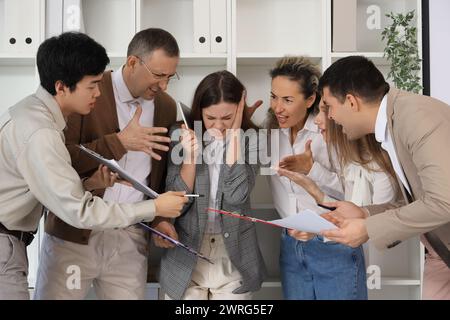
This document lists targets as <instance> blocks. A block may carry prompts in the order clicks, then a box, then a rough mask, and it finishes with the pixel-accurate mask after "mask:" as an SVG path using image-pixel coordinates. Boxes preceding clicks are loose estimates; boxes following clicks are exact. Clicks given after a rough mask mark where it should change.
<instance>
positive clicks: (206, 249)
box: [165, 234, 252, 300]
mask: <svg viewBox="0 0 450 320" xmlns="http://www.w3.org/2000/svg"><path fill="white" fill-rule="evenodd" d="M200 252H201V253H203V254H204V255H205V256H206V257H208V258H210V259H211V261H212V262H214V264H210V263H208V262H206V261H205V260H203V259H198V260H197V265H196V267H195V269H194V271H193V273H192V278H191V283H190V285H189V287H188V288H187V290H186V292H185V294H184V296H183V300H250V299H251V298H252V293H251V292H247V293H243V294H234V293H233V290H234V289H237V288H239V287H240V286H241V285H242V281H241V280H242V276H241V274H240V273H239V271H238V270H237V269H236V268H235V267H234V266H233V264H232V263H231V260H230V258H229V257H228V253H227V249H226V247H225V244H224V242H223V237H222V235H221V234H205V236H204V238H203V242H202V246H201V249H200ZM165 298H166V299H168V300H170V297H169V296H167V295H165Z"/></svg>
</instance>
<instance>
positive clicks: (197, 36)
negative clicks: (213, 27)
mask: <svg viewBox="0 0 450 320" xmlns="http://www.w3.org/2000/svg"><path fill="white" fill-rule="evenodd" d="M209 10H210V9H209V0H194V2H193V17H194V52H196V53H209V52H211V45H210V44H211V39H210V31H209Z"/></svg>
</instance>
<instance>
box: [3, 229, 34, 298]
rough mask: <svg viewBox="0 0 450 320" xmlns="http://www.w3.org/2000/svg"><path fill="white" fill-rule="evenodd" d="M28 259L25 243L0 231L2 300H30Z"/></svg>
mask: <svg viewBox="0 0 450 320" xmlns="http://www.w3.org/2000/svg"><path fill="white" fill-rule="evenodd" d="M27 276H28V259H27V250H26V247H25V244H24V243H23V242H22V241H20V240H19V239H17V238H16V237H14V236H11V235H8V234H3V233H0V300H28V299H30V294H29V293H28V280H27Z"/></svg>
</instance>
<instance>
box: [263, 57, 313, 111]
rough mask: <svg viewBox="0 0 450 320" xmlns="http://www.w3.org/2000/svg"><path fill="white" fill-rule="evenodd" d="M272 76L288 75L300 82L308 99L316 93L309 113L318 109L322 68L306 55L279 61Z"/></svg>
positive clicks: (301, 90)
mask: <svg viewBox="0 0 450 320" xmlns="http://www.w3.org/2000/svg"><path fill="white" fill-rule="evenodd" d="M270 77H271V78H272V79H274V78H276V77H287V78H288V79H289V80H291V81H295V82H297V84H298V87H299V91H300V92H301V93H302V94H303V96H304V98H305V99H308V98H309V97H311V96H312V95H313V94H316V99H315V100H314V103H313V105H312V106H311V108H308V110H307V114H311V113H314V112H316V111H318V106H319V102H320V94H319V91H318V88H319V78H320V70H319V68H318V67H317V66H316V65H315V64H313V63H312V62H311V61H310V60H309V59H307V58H305V57H301V56H298V57H295V56H286V57H284V58H281V59H280V60H278V61H277V63H276V65H275V68H273V69H272V70H270Z"/></svg>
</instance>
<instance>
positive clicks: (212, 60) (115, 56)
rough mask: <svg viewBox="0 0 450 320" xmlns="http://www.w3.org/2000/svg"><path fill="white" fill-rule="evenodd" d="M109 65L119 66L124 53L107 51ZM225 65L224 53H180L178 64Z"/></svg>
mask: <svg viewBox="0 0 450 320" xmlns="http://www.w3.org/2000/svg"><path fill="white" fill-rule="evenodd" d="M108 57H109V60H110V65H112V66H120V65H122V64H124V63H125V62H126V60H127V55H126V53H118V52H111V53H108ZM226 65H227V55H226V54H198V53H181V54H180V62H179V66H223V67H224V68H225V67H226Z"/></svg>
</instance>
